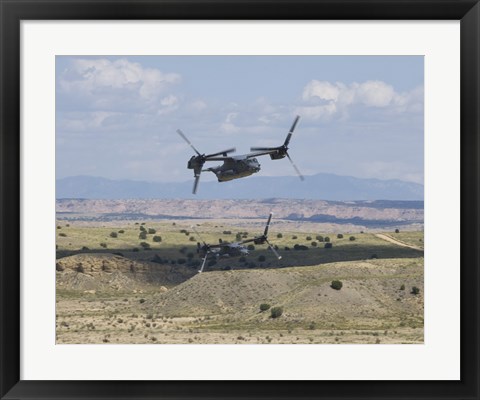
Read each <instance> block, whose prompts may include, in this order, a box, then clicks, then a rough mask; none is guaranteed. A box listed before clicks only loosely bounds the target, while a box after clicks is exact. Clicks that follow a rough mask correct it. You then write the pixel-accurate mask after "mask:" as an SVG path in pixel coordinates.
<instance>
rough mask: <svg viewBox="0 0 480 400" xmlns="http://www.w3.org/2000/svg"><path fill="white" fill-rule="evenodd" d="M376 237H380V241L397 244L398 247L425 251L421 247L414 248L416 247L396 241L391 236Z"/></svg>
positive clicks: (379, 235)
mask: <svg viewBox="0 0 480 400" xmlns="http://www.w3.org/2000/svg"><path fill="white" fill-rule="evenodd" d="M375 236H376V237H378V238H379V239H383V240H386V241H387V242H390V243H393V244H396V245H397V246H402V247H408V248H410V249H414V250H418V251H423V249H422V248H421V247H417V246H414V245H411V244H408V243H405V242H402V241H400V240H397V239H394V238H392V237H391V236H389V235H385V234H383V233H376V234H375Z"/></svg>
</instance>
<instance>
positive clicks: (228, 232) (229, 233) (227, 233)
mask: <svg viewBox="0 0 480 400" xmlns="http://www.w3.org/2000/svg"><path fill="white" fill-rule="evenodd" d="M223 234H224V235H231V234H232V231H223Z"/></svg>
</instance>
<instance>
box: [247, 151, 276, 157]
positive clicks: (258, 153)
mask: <svg viewBox="0 0 480 400" xmlns="http://www.w3.org/2000/svg"><path fill="white" fill-rule="evenodd" d="M276 152H277V149H273V150H263V151H253V152H251V153H248V154H245V155H243V158H253V157H258V156H266V155H267V154H272V153H276Z"/></svg>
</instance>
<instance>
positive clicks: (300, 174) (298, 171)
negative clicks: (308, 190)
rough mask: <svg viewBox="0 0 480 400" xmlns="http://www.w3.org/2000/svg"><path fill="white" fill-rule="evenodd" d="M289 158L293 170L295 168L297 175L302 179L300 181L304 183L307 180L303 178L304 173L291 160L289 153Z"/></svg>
mask: <svg viewBox="0 0 480 400" xmlns="http://www.w3.org/2000/svg"><path fill="white" fill-rule="evenodd" d="M285 154H286V155H287V157H288V159H289V160H290V162H291V163H292V165H293V168H295V172H296V173H297V175H298V176H299V177H300V179H301V180H302V181H303V180H305V178H304V177H303V175H302V173H301V172H300V170H299V169H298V167H297V166H296V165H295V163H294V162H293V161H292V159H291V158H290V155H289V154H288V153H285Z"/></svg>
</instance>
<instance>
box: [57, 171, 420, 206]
mask: <svg viewBox="0 0 480 400" xmlns="http://www.w3.org/2000/svg"><path fill="white" fill-rule="evenodd" d="M192 186H193V178H192V180H191V181H186V182H169V183H161V182H147V181H133V180H112V179H106V178H100V177H92V176H73V177H67V178H63V179H57V181H56V198H57V199H65V198H70V199H72V198H77V199H78V198H81V199H203V200H205V199H269V198H284V199H314V200H338V201H348V200H420V201H423V191H424V188H423V185H420V184H417V183H412V182H404V181H400V180H380V179H361V178H354V177H351V176H339V175H334V174H317V175H311V176H307V177H305V181H303V182H302V181H300V179H298V177H296V176H294V177H292V176H283V177H264V176H263V177H249V178H242V179H237V180H234V181H230V182H222V183H219V182H216V181H210V182H200V186H199V190H198V193H197V194H196V195H193V194H192Z"/></svg>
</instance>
